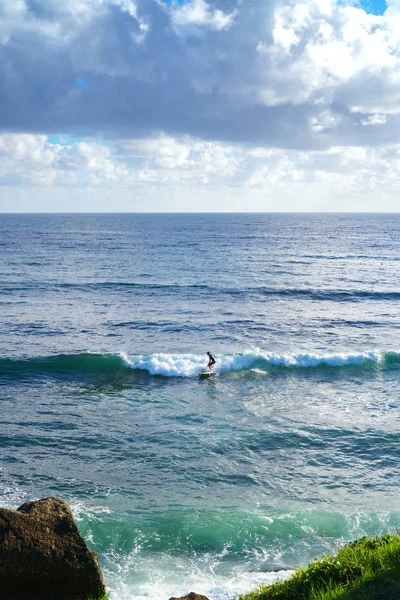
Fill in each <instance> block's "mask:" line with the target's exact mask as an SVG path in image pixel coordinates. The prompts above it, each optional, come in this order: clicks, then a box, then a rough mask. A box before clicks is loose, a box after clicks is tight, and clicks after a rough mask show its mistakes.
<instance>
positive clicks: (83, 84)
mask: <svg viewBox="0 0 400 600" xmlns="http://www.w3.org/2000/svg"><path fill="white" fill-rule="evenodd" d="M75 83H76V85H79V87H85V85H86V81H85V80H84V79H83V78H82V77H78V78H77V79H75Z"/></svg>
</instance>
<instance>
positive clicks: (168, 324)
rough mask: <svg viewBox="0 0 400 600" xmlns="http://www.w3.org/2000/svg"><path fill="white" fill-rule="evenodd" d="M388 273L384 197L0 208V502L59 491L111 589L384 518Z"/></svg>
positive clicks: (226, 572)
mask: <svg viewBox="0 0 400 600" xmlns="http://www.w3.org/2000/svg"><path fill="white" fill-rule="evenodd" d="M399 281H400V215H397V214H101V215H100V214H99V215H96V214H73V215H72V214H64V215H62V214H58V215H50V214H46V215H12V214H2V215H0V307H1V322H0V327H1V336H0V385H1V388H0V411H1V413H0V414H1V419H0V449H1V451H0V505H1V506H3V507H7V508H17V507H18V506H19V505H20V504H22V503H23V502H25V501H29V500H33V499H38V498H43V497H46V496H60V497H62V498H65V499H66V500H67V501H68V502H69V503H70V505H71V508H72V510H73V512H74V516H75V518H76V520H77V523H78V526H79V528H80V531H81V533H82V535H83V536H84V538H85V539H86V541H87V543H88V545H89V546H90V548H92V549H93V550H95V551H96V552H98V554H99V560H100V564H101V567H102V569H103V573H104V578H105V583H106V586H107V590H108V592H109V595H110V599H111V600H167V599H168V598H169V597H170V596H181V595H184V594H185V593H187V592H189V591H192V590H193V591H195V592H198V593H202V594H205V595H207V596H208V597H209V598H210V599H211V600H232V599H235V598H236V597H237V595H238V594H239V593H241V592H246V591H249V590H251V589H253V588H254V587H255V586H257V585H259V584H260V583H268V582H271V581H275V580H276V579H277V578H280V577H285V576H287V575H288V574H290V573H291V572H292V570H293V569H295V568H297V567H299V566H304V565H306V564H307V563H308V562H310V561H311V560H312V559H313V558H314V557H317V556H321V555H322V554H325V553H329V552H332V551H335V550H336V549H337V548H338V547H339V546H341V545H343V544H344V543H346V542H347V541H349V540H352V539H355V538H358V537H361V536H363V535H366V534H367V535H378V534H382V533H386V532H391V531H395V530H398V529H399V528H400V503H399V478H400V469H399V466H400V452H399V447H400V341H399V336H400V314H399V306H400V286H399ZM207 351H210V352H212V353H213V354H215V356H216V358H217V364H216V368H215V375H213V376H212V377H210V378H208V379H207V380H202V379H200V378H199V373H200V372H201V371H202V370H204V367H205V366H206V364H207V356H206V352H207Z"/></svg>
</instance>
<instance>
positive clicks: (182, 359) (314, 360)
mask: <svg viewBox="0 0 400 600" xmlns="http://www.w3.org/2000/svg"><path fill="white" fill-rule="evenodd" d="M121 357H122V359H123V361H124V364H125V365H126V366H127V367H130V368H132V369H141V370H144V371H148V372H149V373H150V374H151V375H163V376H164V377H195V376H197V375H199V373H201V371H203V370H204V369H205V368H206V364H207V357H205V356H204V355H199V354H165V353H160V354H149V355H131V356H129V355H127V354H125V353H123V354H121ZM216 359H217V363H216V365H215V372H216V373H229V372H234V371H241V370H249V369H254V370H256V372H257V373H260V372H262V371H261V369H265V368H268V366H277V367H288V368H290V367H292V368H293V367H297V368H315V367H319V366H323V365H325V366H330V367H343V366H347V365H362V364H364V363H366V362H372V363H376V364H378V363H380V362H381V361H382V360H383V355H382V353H381V352H380V351H379V350H367V351H365V352H358V353H349V352H338V353H332V354H328V353H327V354H316V353H293V354H292V353H283V354H279V353H276V352H264V351H262V350H249V351H247V352H244V353H243V354H216ZM260 367H261V369H260Z"/></svg>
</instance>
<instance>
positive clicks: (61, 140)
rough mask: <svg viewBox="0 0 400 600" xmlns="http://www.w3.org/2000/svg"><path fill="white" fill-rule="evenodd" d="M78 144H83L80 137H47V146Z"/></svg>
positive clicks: (54, 135) (55, 135)
mask: <svg viewBox="0 0 400 600" xmlns="http://www.w3.org/2000/svg"><path fill="white" fill-rule="evenodd" d="M79 142H83V138H80V137H72V136H70V135H62V134H60V135H58V134H53V135H48V136H47V143H48V144H58V145H59V146H73V145H74V144H78V143H79Z"/></svg>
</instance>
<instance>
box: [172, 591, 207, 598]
mask: <svg viewBox="0 0 400 600" xmlns="http://www.w3.org/2000/svg"><path fill="white" fill-rule="evenodd" d="M169 600H208V598H207V596H202V595H201V594H195V593H194V592H190V594H187V596H182V597H181V598H170V599H169Z"/></svg>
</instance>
